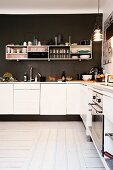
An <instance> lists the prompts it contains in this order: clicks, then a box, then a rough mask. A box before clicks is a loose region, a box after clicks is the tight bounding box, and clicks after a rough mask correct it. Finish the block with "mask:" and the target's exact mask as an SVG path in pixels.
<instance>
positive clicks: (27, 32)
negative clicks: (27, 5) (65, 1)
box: [0, 14, 101, 80]
mask: <svg viewBox="0 0 113 170" xmlns="http://www.w3.org/2000/svg"><path fill="white" fill-rule="evenodd" d="M96 16H97V15H96V14H85V15H83V14H78V15H77V14H64V15H61V14H50V15H49V14H45V15H0V23H1V24H0V76H2V75H3V73H4V72H6V71H10V72H12V73H13V75H14V76H15V77H16V78H17V79H19V80H22V79H23V74H24V72H25V71H27V72H28V73H29V68H30V66H32V67H33V68H34V74H35V73H37V72H40V73H41V74H42V75H43V76H48V75H61V73H62V71H63V70H65V72H66V75H71V76H73V77H74V78H76V75H77V74H78V73H83V72H88V71H89V70H90V69H91V68H92V67H94V66H100V64H101V63H100V62H101V59H100V58H101V43H93V59H92V60H91V61H82V62H79V61H51V62H48V61H19V62H17V61H6V60H5V45H7V44H10V43H15V44H18V43H23V41H28V40H29V41H33V37H34V36H36V37H37V39H38V40H40V41H45V42H47V41H48V40H50V39H51V38H53V39H54V37H55V35H56V34H58V33H61V34H62V35H63V37H64V40H65V42H67V41H68V36H69V35H71V41H72V42H79V41H80V40H84V39H90V38H91V34H92V32H93V28H94V25H95V21H96Z"/></svg>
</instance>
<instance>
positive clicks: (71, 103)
mask: <svg viewBox="0 0 113 170" xmlns="http://www.w3.org/2000/svg"><path fill="white" fill-rule="evenodd" d="M67 114H80V84H67Z"/></svg>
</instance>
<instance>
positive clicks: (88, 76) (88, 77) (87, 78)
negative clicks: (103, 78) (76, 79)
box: [82, 75, 92, 81]
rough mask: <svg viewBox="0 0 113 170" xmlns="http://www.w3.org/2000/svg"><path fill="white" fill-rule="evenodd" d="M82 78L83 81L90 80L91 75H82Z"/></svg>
mask: <svg viewBox="0 0 113 170" xmlns="http://www.w3.org/2000/svg"><path fill="white" fill-rule="evenodd" d="M82 79H83V80H84V81H88V80H91V79H92V75H82Z"/></svg>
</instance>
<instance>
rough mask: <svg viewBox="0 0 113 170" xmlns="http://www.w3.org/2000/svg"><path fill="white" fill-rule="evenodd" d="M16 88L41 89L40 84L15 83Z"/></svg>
mask: <svg viewBox="0 0 113 170" xmlns="http://www.w3.org/2000/svg"><path fill="white" fill-rule="evenodd" d="M14 89H16V90H21V89H23V90H24V89H25V90H26V89H29V90H32V89H33V90H34V89H40V84H38V83H37V84H30V83H29V84H14Z"/></svg>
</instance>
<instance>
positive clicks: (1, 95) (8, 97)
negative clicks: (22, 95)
mask: <svg viewBox="0 0 113 170" xmlns="http://www.w3.org/2000/svg"><path fill="white" fill-rule="evenodd" d="M12 113H13V84H0V114H12Z"/></svg>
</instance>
